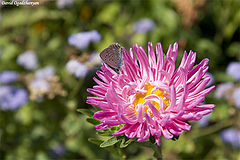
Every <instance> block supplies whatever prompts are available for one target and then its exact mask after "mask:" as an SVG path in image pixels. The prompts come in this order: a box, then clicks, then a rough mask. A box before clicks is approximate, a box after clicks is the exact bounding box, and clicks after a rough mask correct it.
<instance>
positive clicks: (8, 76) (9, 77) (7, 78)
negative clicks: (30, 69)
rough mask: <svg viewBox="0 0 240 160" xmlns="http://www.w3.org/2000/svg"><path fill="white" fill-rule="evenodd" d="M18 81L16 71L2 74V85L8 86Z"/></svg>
mask: <svg viewBox="0 0 240 160" xmlns="http://www.w3.org/2000/svg"><path fill="white" fill-rule="evenodd" d="M17 79H18V73H17V72H15V71H8V70H6V71H3V72H1V73H0V83H2V84H6V83H11V82H15V81H16V80H17Z"/></svg>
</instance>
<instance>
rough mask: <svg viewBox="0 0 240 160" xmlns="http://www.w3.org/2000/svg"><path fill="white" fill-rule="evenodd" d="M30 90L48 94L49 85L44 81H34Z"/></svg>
mask: <svg viewBox="0 0 240 160" xmlns="http://www.w3.org/2000/svg"><path fill="white" fill-rule="evenodd" d="M30 88H31V89H32V90H35V91H41V92H48V91H49V83H48V82H47V81H46V80H44V79H34V80H32V81H31V83H30Z"/></svg>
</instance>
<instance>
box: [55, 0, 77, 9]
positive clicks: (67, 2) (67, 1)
mask: <svg viewBox="0 0 240 160" xmlns="http://www.w3.org/2000/svg"><path fill="white" fill-rule="evenodd" d="M73 4H74V0H57V7H58V8H59V9H63V8H65V7H67V6H72V5H73Z"/></svg>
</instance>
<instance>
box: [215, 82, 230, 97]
mask: <svg viewBox="0 0 240 160" xmlns="http://www.w3.org/2000/svg"><path fill="white" fill-rule="evenodd" d="M233 88H234V84H233V83H231V82H226V83H221V84H219V85H218V86H217V88H216V92H215V96H216V98H218V99H220V98H223V97H224V95H225V94H226V92H228V91H229V90H231V89H233ZM227 97H228V96H227Z"/></svg>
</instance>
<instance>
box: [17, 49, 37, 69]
mask: <svg viewBox="0 0 240 160" xmlns="http://www.w3.org/2000/svg"><path fill="white" fill-rule="evenodd" d="M17 63H18V64H19V65H20V66H23V67H24V68H25V69H27V70H33V69H35V68H36V67H37V65H38V61H37V57H36V54H35V52H34V51H26V52H24V53H22V54H20V55H19V56H18V57H17Z"/></svg>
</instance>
